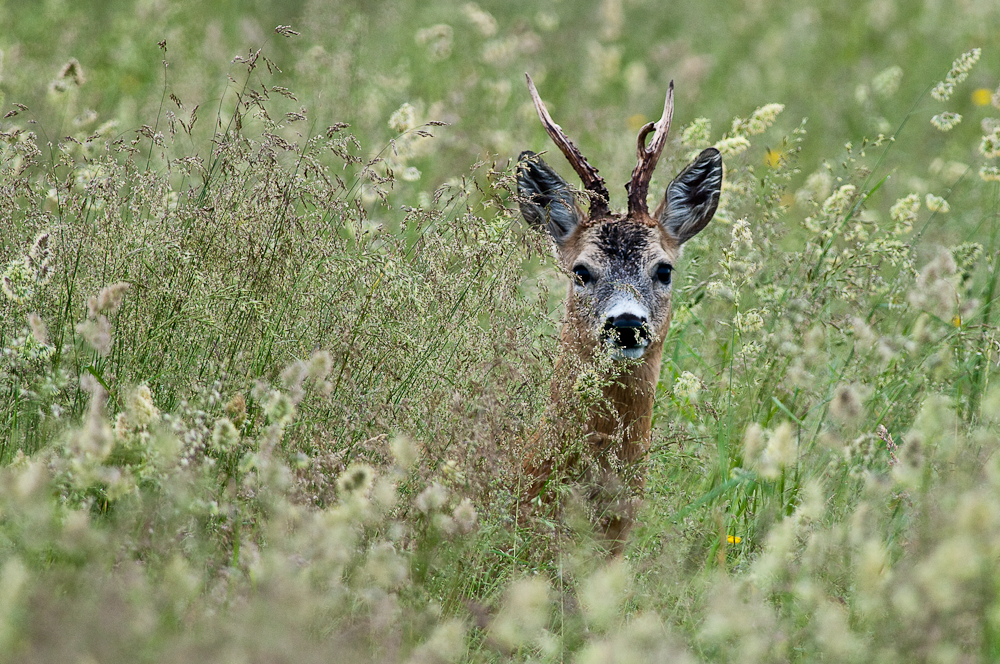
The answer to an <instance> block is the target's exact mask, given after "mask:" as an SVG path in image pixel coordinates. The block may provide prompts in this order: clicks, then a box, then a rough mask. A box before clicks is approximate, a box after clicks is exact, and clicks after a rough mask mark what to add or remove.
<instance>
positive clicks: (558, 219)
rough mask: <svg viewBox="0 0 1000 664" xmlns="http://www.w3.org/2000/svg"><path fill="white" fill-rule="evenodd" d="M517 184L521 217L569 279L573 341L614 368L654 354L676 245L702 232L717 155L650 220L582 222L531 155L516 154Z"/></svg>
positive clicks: (691, 173)
mask: <svg viewBox="0 0 1000 664" xmlns="http://www.w3.org/2000/svg"><path fill="white" fill-rule="evenodd" d="M517 182H518V192H519V194H520V196H521V204H520V205H521V214H522V215H523V216H524V218H525V220H526V221H527V222H528V223H530V224H532V225H535V226H541V227H544V228H545V229H546V230H547V231H548V233H549V235H550V236H551V237H552V239H553V240H554V242H555V245H556V250H557V255H558V258H559V261H560V264H561V265H562V267H563V269H564V270H566V271H567V272H569V273H570V274H571V275H572V283H571V285H570V294H569V302H568V305H567V307H568V308H567V314H568V318H569V322H570V324H571V325H572V326H573V328H574V331H575V332H576V334H577V337H578V339H579V341H582V342H584V343H586V344H587V345H588V346H598V345H600V344H604V345H606V346H607V347H608V350H609V351H610V352H611V354H612V357H613V358H614V359H617V360H621V359H625V358H629V359H639V358H641V357H643V356H644V355H645V354H646V353H647V350H648V349H650V348H652V347H658V344H659V343H662V340H663V337H664V335H665V334H666V332H667V328H668V326H669V324H670V296H671V288H672V278H673V271H674V265H675V263H676V260H677V258H678V257H679V255H680V248H681V245H682V244H683V243H684V242H686V241H687V240H689V239H690V238H692V237H694V235H695V234H697V233H698V232H699V231H700V230H701V229H702V228H704V227H705V225H706V224H707V223H708V222H709V221H710V220H711V218H712V215H714V214H715V210H716V207H717V206H718V203H719V192H720V189H721V184H722V157H721V156H720V155H719V152H718V150H715V149H714V148H709V149H708V150H705V151H704V152H702V153H701V154H700V155H699V156H698V158H697V159H695V161H694V162H692V163H691V164H690V165H689V166H688V167H687V168H685V169H684V170H683V171H681V173H680V174H679V175H678V176H677V177H676V178H675V179H674V180H673V182H671V183H670V185H669V186H668V187H667V190H666V193H665V195H664V198H663V202H662V203H661V204H660V206H659V207H658V208H657V210H656V211H655V212H654V213H653V215H652V216H650V215H649V214H648V213H647V212H645V210H632V211H630V213H629V214H627V215H616V214H609V213H605V214H604V216H600V217H598V218H594V214H593V212H594V211H593V210H592V211H591V215H589V216H588V215H585V214H584V213H583V212H582V210H580V208H579V207H578V206H577V205H576V204H575V200H574V196H573V191H572V189H571V187H570V185H569V183H567V182H566V181H565V180H563V179H562V178H561V177H560V176H559V175H558V174H556V172H555V171H553V170H552V169H551V168H550V167H549V166H548V165H547V164H546V163H545V162H544V161H542V160H541V159H540V158H539V157H538V155H536V154H535V153H533V152H523V153H521V156H520V158H519V163H518V178H517Z"/></svg>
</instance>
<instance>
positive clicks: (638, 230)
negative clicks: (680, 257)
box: [562, 219, 678, 269]
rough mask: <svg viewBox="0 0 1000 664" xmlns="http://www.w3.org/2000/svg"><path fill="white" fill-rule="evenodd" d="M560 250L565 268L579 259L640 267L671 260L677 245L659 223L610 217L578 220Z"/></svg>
mask: <svg viewBox="0 0 1000 664" xmlns="http://www.w3.org/2000/svg"><path fill="white" fill-rule="evenodd" d="M562 253H563V259H564V262H565V263H566V267H567V269H572V267H573V265H574V264H575V263H576V262H577V261H580V260H585V261H588V262H591V263H593V264H595V265H598V266H601V267H604V268H628V267H634V268H638V269H643V268H645V267H646V266H647V265H648V264H650V263H652V262H655V261H665V262H667V263H671V264H673V262H674V259H676V257H677V254H678V247H677V243H676V241H675V240H673V238H671V237H670V236H669V235H668V234H667V233H666V232H664V230H663V229H662V228H660V227H659V226H658V225H650V224H644V223H640V222H636V221H632V220H630V219H609V220H606V221H602V222H599V223H596V224H593V225H583V224H581V227H579V228H578V229H577V231H576V233H574V236H573V237H572V238H571V240H570V242H567V243H566V246H565V247H564V250H563V252H562Z"/></svg>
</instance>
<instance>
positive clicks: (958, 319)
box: [951, 316, 962, 327]
mask: <svg viewBox="0 0 1000 664" xmlns="http://www.w3.org/2000/svg"><path fill="white" fill-rule="evenodd" d="M951 324H952V325H954V326H955V327H962V317H961V316H955V317H954V318H952V319H951Z"/></svg>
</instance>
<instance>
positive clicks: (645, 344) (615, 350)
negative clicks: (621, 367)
mask: <svg viewBox="0 0 1000 664" xmlns="http://www.w3.org/2000/svg"><path fill="white" fill-rule="evenodd" d="M647 348H649V340H648V339H643V340H642V341H641V342H640V343H639V345H638V346H631V347H629V348H622V347H620V346H616V345H614V344H611V359H612V360H615V361H616V362H617V361H620V360H626V359H627V360H638V359H639V358H640V357H642V356H643V354H644V353H645V352H646V349H647Z"/></svg>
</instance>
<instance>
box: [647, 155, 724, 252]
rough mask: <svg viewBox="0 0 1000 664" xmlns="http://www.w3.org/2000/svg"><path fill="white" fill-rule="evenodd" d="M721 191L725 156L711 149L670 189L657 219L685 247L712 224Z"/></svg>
mask: <svg viewBox="0 0 1000 664" xmlns="http://www.w3.org/2000/svg"><path fill="white" fill-rule="evenodd" d="M721 191H722V155H721V154H719V151H718V150H716V149H715V148H708V149H706V150H703V151H702V153H701V154H700V155H698V157H697V159H695V160H694V161H692V162H691V163H690V164H688V165H687V167H686V168H685V169H684V170H683V171H681V172H680V173H679V174H678V175H677V177H675V178H674V180H673V182H671V183H670V184H669V185H667V193H666V195H665V196H664V197H663V202H662V203H660V207H658V208H657V209H656V212H655V213H654V216H655V217H656V219H657V220H659V222H660V225H661V226H663V228H664V229H665V230H667V232H669V233H670V234H671V235H673V236H674V237H675V238H677V241H678V242H679V243H680V244H684V243H685V242H687V241H688V240H690V239H691V238H693V237H694V236H695V235H697V234H698V232H699V231H700V230H701V229H703V228H704V227H705V225H706V224H708V222H709V221H711V220H712V216H713V215H714V214H715V209H716V208H717V207H719V194H720V192H721Z"/></svg>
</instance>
